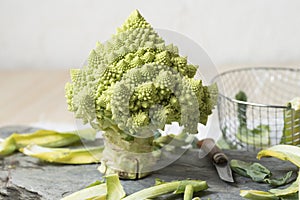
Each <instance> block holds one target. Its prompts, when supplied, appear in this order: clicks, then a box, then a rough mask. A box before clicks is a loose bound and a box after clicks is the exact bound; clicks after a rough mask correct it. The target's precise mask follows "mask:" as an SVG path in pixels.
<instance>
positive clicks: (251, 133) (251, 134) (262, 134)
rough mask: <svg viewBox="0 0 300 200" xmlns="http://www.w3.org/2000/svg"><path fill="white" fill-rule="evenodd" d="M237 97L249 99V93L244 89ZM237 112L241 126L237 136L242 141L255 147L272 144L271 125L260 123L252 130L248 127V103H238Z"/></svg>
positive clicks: (240, 99) (238, 98) (243, 99)
mask: <svg viewBox="0 0 300 200" xmlns="http://www.w3.org/2000/svg"><path fill="white" fill-rule="evenodd" d="M235 98H236V100H238V101H244V102H246V101H247V95H246V93H245V92H244V91H239V92H238V93H237V94H236V95H235ZM237 112H238V120H239V128H238V132H237V134H236V137H237V138H238V139H239V140H240V141H241V142H243V143H246V144H249V145H253V146H255V147H256V146H257V147H264V146H268V145H269V144H270V126H269V125H263V124H260V125H258V126H257V127H255V128H254V129H252V130H251V129H249V128H248V127H247V105H246V104H243V103H238V107H237Z"/></svg>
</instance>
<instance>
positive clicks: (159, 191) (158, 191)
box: [122, 180, 208, 200]
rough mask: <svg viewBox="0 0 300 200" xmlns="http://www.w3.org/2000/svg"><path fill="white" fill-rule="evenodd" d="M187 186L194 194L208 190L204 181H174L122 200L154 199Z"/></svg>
mask: <svg viewBox="0 0 300 200" xmlns="http://www.w3.org/2000/svg"><path fill="white" fill-rule="evenodd" d="M188 185H189V187H190V186H192V189H193V190H194V191H195V192H199V191H202V190H206V189H207V188H208V186H207V183H206V182H205V181H199V180H185V181H174V182H169V183H163V184H160V185H156V186H153V187H150V188H146V189H143V190H141V191H138V192H136V193H134V194H132V195H129V196H127V197H125V198H124V199H122V200H135V199H147V198H155V197H158V196H160V195H163V194H167V193H170V192H174V191H175V190H177V189H178V187H184V188H186V187H187V186H188ZM183 191H185V190H183Z"/></svg>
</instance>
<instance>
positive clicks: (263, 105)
mask: <svg viewBox="0 0 300 200" xmlns="http://www.w3.org/2000/svg"><path fill="white" fill-rule="evenodd" d="M250 70H282V71H293V72H300V68H290V67H289V68H287V67H245V68H237V69H231V70H228V71H225V72H222V73H220V74H218V75H217V76H215V77H214V78H213V79H212V80H211V83H214V82H216V80H217V79H218V78H221V77H222V76H224V75H226V74H230V73H234V72H240V71H250ZM218 94H219V96H222V97H223V98H225V99H227V100H228V101H231V102H234V103H238V104H244V105H250V106H257V107H270V108H282V109H287V108H288V106H283V105H272V104H260V103H254V102H249V101H247V102H245V101H239V100H236V99H233V98H230V97H227V96H225V95H224V94H222V93H220V92H218Z"/></svg>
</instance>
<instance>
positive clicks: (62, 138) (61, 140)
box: [0, 129, 96, 156]
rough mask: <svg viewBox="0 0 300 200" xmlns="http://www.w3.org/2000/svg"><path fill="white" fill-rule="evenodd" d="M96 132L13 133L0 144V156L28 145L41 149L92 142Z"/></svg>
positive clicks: (48, 131)
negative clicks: (37, 146) (85, 141)
mask: <svg viewBox="0 0 300 200" xmlns="http://www.w3.org/2000/svg"><path fill="white" fill-rule="evenodd" d="M95 135H96V131H95V130H93V129H85V130H79V131H74V132H57V131H53V130H38V131H35V132H34V133H22V134H21V133H13V134H12V135H10V136H9V137H7V138H5V139H4V141H2V142H1V143H0V156H6V155H9V154H11V153H13V152H14V151H15V150H18V149H20V148H24V147H26V146H28V145H30V144H36V145H40V146H43V147H63V146H68V145H71V144H73V143H75V142H78V141H80V140H81V139H87V140H92V139H94V138H95Z"/></svg>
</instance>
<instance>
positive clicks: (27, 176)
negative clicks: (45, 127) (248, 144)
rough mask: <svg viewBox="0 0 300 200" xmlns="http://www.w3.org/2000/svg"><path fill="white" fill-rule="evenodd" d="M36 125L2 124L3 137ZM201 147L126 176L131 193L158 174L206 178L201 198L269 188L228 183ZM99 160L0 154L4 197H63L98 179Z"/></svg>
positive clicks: (276, 166) (247, 156)
mask: <svg viewBox="0 0 300 200" xmlns="http://www.w3.org/2000/svg"><path fill="white" fill-rule="evenodd" d="M34 130H35V129H34V128H32V127H24V126H10V127H3V128H0V137H1V138H4V137H5V136H8V135H10V134H11V133H13V132H19V133H24V132H33V131H34ZM199 153H201V152H199V150H197V149H192V150H188V151H187V152H186V153H185V154H184V155H183V156H182V157H181V158H180V159H179V160H177V161H176V162H174V163H173V164H171V165H169V166H168V167H166V168H164V169H162V170H159V171H156V172H154V173H153V174H151V175H150V176H148V177H146V178H144V179H141V180H137V181H132V180H122V181H121V183H122V185H123V187H124V189H125V191H126V193H127V194H131V193H133V192H136V191H138V190H141V189H143V188H145V187H149V186H152V185H153V184H154V181H155V178H160V179H162V180H165V181H172V180H182V179H187V178H192V179H201V180H206V181H207V183H208V185H209V189H208V190H206V191H204V192H199V193H198V194H196V195H197V196H200V197H201V199H208V198H211V199H222V200H226V199H230V200H237V199H242V198H241V197H240V196H239V191H240V190H241V189H258V190H268V189H270V187H269V186H268V185H266V184H259V183H254V182H253V181H251V180H250V179H248V178H244V177H241V176H238V175H236V174H234V178H235V181H236V182H235V183H233V184H228V183H225V182H223V181H221V180H220V179H219V177H218V175H217V173H216V171H215V169H214V166H213V165H212V164H211V163H210V162H209V160H208V158H206V157H204V158H202V159H198V157H199ZM225 153H226V154H227V155H228V157H229V158H230V159H240V160H244V161H258V160H256V158H255V157H256V153H254V152H245V151H237V150H231V151H225ZM259 162H260V163H262V164H263V165H265V166H267V167H268V168H269V169H270V170H271V171H272V172H273V174H274V176H281V175H283V174H284V173H285V172H287V171H289V170H293V171H294V172H295V173H294V176H296V174H297V173H296V171H297V167H295V166H294V165H292V164H291V163H289V162H284V161H281V160H277V159H274V158H264V159H262V160H261V161H259ZM98 166H99V165H98V164H90V165H60V164H51V163H46V162H42V161H39V160H38V159H35V158H31V157H28V156H24V155H23V154H21V153H16V154H14V155H12V156H9V157H5V158H0V168H1V170H0V199H4V200H6V199H7V200H12V199H13V200H18V199H22V200H27V199H34V200H38V199H47V200H48V199H49V200H55V199H61V198H62V197H64V196H66V195H68V194H71V193H73V192H75V191H78V190H80V189H82V188H84V187H86V186H87V185H89V184H91V183H93V182H94V181H96V180H100V179H101V174H100V173H99V172H98V171H97V167H98ZM159 199H169V200H171V199H174V200H176V199H182V196H180V195H168V196H164V197H162V198H159Z"/></svg>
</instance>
